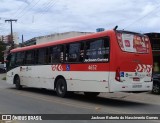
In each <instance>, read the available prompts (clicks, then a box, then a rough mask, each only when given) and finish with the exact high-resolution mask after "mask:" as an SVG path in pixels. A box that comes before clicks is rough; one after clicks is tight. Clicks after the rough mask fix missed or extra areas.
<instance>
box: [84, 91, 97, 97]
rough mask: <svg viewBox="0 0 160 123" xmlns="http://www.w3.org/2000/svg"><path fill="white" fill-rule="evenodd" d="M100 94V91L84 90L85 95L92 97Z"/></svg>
mask: <svg viewBox="0 0 160 123" xmlns="http://www.w3.org/2000/svg"><path fill="white" fill-rule="evenodd" d="M99 94H100V92H84V95H85V96H86V97H90V98H93V97H97V96H98V95H99Z"/></svg>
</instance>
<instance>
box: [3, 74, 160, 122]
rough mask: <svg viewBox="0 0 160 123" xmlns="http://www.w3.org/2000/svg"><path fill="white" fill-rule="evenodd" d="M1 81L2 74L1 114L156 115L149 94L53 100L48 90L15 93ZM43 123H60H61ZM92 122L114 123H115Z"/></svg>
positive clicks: (156, 99)
mask: <svg viewBox="0 0 160 123" xmlns="http://www.w3.org/2000/svg"><path fill="white" fill-rule="evenodd" d="M3 77H5V74H1V75H0V113H1V114H10V113H13V114H17V113H18V114H26V113H28V114H160V95H153V94H151V93H139V94H134V93H122V92H119V93H102V94H100V96H99V97H97V98H94V99H88V98H86V97H85V96H83V95H82V94H81V93H80V94H74V95H73V96H72V97H69V98H60V97H57V96H56V93H55V92H53V91H51V90H42V89H35V88H24V89H23V90H16V89H15V88H14V85H9V84H7V83H6V81H5V80H2V78H3ZM159 121H160V120H159ZM159 121H157V120H150V121H147V120H145V121H141V122H142V123H155V122H156V123H157V122H159ZM20 122H21V121H20ZM23 122H24V121H23ZM25 122H26V121H25ZM35 122H36V121H35ZM38 122H40V121H38ZM38 122H37V123H38ZM42 122H44V121H42ZM45 122H58V123H62V122H64V121H45ZM65 122H84V123H88V122H90V121H86V120H85V121H69V120H67V121H65ZM92 122H104V123H106V122H111V123H116V122H117V121H92ZM118 122H120V123H125V122H126V123H127V122H131V123H136V122H137V121H134V120H132V121H126V120H125V121H118ZM16 123H17V121H16ZM18 123H19V121H18Z"/></svg>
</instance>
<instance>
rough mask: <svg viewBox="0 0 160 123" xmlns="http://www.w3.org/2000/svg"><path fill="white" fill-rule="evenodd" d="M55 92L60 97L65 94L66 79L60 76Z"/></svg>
mask: <svg viewBox="0 0 160 123" xmlns="http://www.w3.org/2000/svg"><path fill="white" fill-rule="evenodd" d="M56 93H57V95H58V96H60V97H65V96H66V95H67V84H66V81H65V80H64V79H62V78H60V79H58V80H57V84H56Z"/></svg>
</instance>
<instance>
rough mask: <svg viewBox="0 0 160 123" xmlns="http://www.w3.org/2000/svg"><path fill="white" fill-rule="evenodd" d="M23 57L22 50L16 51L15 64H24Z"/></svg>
mask: <svg viewBox="0 0 160 123" xmlns="http://www.w3.org/2000/svg"><path fill="white" fill-rule="evenodd" d="M24 59H25V53H24V52H18V53H17V55H16V65H18V66H20V65H23V64H24Z"/></svg>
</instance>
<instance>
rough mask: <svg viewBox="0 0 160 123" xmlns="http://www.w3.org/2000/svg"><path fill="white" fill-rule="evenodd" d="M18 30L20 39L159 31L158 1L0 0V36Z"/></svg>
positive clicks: (159, 4)
mask: <svg viewBox="0 0 160 123" xmlns="http://www.w3.org/2000/svg"><path fill="white" fill-rule="evenodd" d="M5 19H17V20H18V21H17V22H16V23H15V22H13V31H14V32H18V34H19V37H20V40H21V35H22V34H23V35H24V40H28V39H31V38H33V37H37V36H43V35H47V34H53V33H59V32H68V31H81V32H95V31H96V28H100V27H102V28H105V29H106V30H108V29H113V28H114V27H115V26H116V25H118V27H119V28H118V29H125V30H129V31H136V32H141V33H145V32H160V1H159V0H138V1H137V0H0V35H3V34H4V35H6V34H9V33H10V24H9V23H5Z"/></svg>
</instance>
